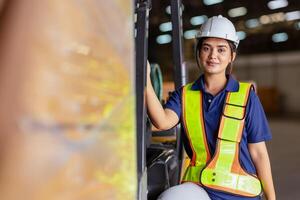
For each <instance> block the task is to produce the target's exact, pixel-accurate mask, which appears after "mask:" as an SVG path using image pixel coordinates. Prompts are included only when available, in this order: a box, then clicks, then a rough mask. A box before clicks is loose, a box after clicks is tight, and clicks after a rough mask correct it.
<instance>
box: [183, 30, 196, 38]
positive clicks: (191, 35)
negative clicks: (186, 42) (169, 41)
mask: <svg viewBox="0 0 300 200" xmlns="http://www.w3.org/2000/svg"><path fill="white" fill-rule="evenodd" d="M197 32H198V31H197V30H188V31H185V32H184V34H183V37H184V38H185V39H194V38H195V37H196V35H197Z"/></svg>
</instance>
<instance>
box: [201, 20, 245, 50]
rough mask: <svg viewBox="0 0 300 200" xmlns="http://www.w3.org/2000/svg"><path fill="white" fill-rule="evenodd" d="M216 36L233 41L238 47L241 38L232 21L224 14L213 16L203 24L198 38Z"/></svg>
mask: <svg viewBox="0 0 300 200" xmlns="http://www.w3.org/2000/svg"><path fill="white" fill-rule="evenodd" d="M203 37H216V38H222V39H226V40H229V41H232V42H233V43H234V45H235V46H236V47H238V45H239V38H238V36H237V34H236V30H235V28H234V25H233V24H232V22H231V21H229V20H228V19H227V18H226V17H223V16H222V15H218V16H213V17H211V18H209V19H208V20H207V21H206V22H205V23H204V24H202V26H201V28H200V30H199V32H198V33H197V35H196V38H203Z"/></svg>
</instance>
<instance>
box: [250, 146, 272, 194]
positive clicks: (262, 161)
mask: <svg viewBox="0 0 300 200" xmlns="http://www.w3.org/2000/svg"><path fill="white" fill-rule="evenodd" d="M248 147H249V151H250V155H251V158H252V160H253V162H254V165H255V167H256V170H257V174H258V177H259V179H260V180H261V182H262V185H263V190H264V194H265V195H266V199H267V200H275V199H276V195H275V189H274V185H273V179H272V173H271V165H270V160H269V155H268V151H267V147H266V144H265V142H259V143H249V145H248Z"/></svg>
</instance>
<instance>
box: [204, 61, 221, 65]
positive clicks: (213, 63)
mask: <svg viewBox="0 0 300 200" xmlns="http://www.w3.org/2000/svg"><path fill="white" fill-rule="evenodd" d="M207 64H208V65H218V64H219V63H216V62H207Z"/></svg>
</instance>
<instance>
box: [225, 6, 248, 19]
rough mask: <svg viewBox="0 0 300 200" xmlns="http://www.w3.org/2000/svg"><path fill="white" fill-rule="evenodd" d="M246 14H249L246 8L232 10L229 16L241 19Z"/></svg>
mask: <svg viewBox="0 0 300 200" xmlns="http://www.w3.org/2000/svg"><path fill="white" fill-rule="evenodd" d="M246 14H247V8H245V7H238V8H232V9H230V10H229V11H228V15H229V16H230V17H240V16H243V15H246Z"/></svg>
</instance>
